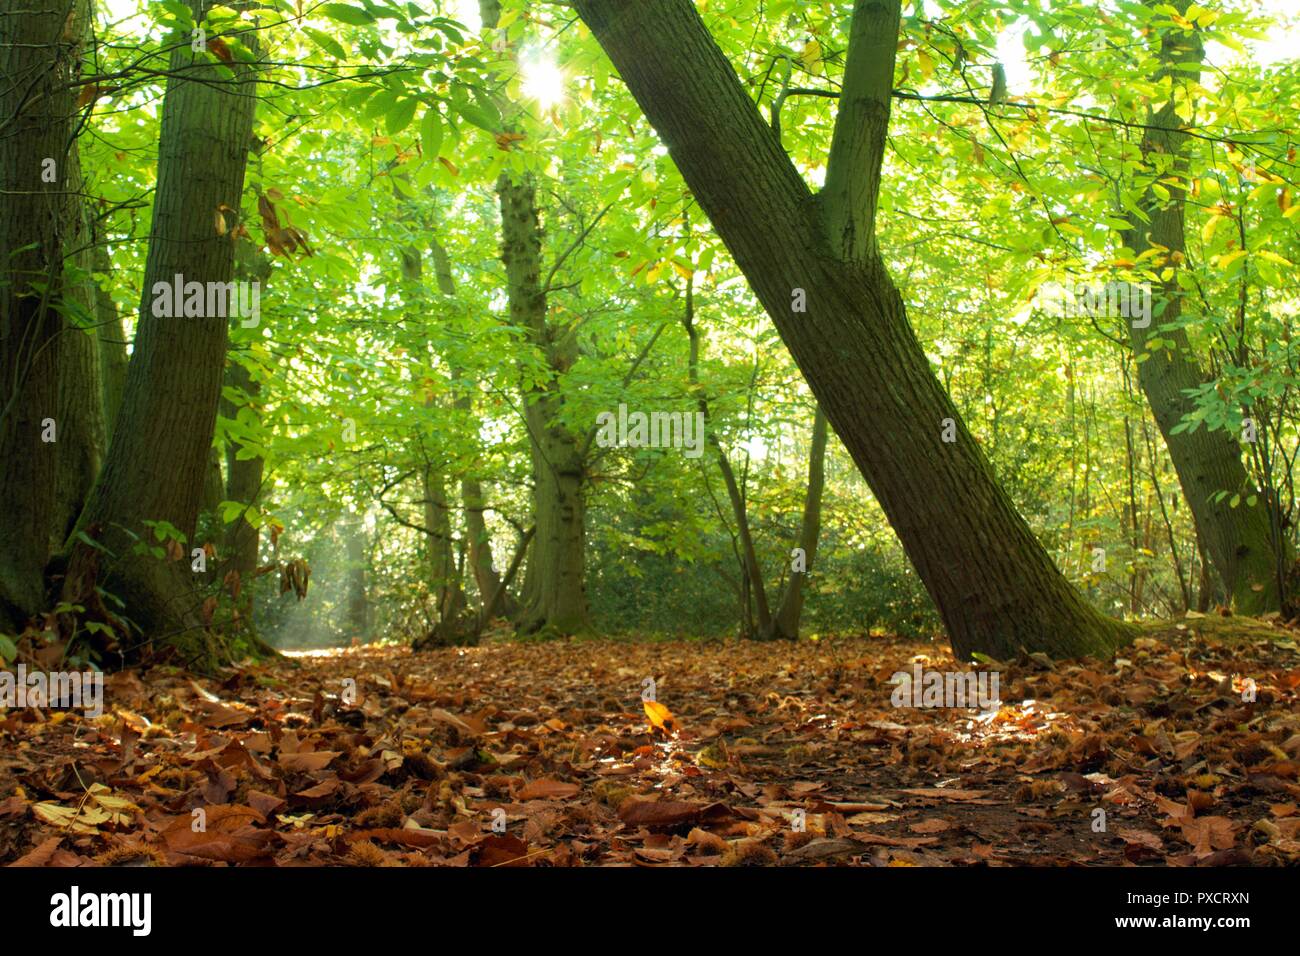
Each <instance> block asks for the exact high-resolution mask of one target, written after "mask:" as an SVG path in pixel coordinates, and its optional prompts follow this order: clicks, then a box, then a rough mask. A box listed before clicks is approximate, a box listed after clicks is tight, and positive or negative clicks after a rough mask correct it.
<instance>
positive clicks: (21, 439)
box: [0, 0, 88, 632]
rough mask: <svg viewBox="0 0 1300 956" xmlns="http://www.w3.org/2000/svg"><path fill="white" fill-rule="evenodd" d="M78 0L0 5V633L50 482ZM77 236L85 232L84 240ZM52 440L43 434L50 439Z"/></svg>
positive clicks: (41, 530) (27, 595)
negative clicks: (5, 7) (0, 523)
mask: <svg viewBox="0 0 1300 956" xmlns="http://www.w3.org/2000/svg"><path fill="white" fill-rule="evenodd" d="M87 26H88V8H87V6H86V4H85V3H84V2H80V0H78V2H71V0H32V2H30V3H25V4H23V5H22V9H21V10H17V9H14V10H5V11H3V12H0V278H2V279H3V281H0V511H3V514H4V519H3V521H4V530H3V533H0V632H5V631H9V632H17V631H18V630H20V629H21V628H22V626H23V624H24V623H25V622H26V621H27V619H28V618H30V617H31V616H32V615H34V614H35V613H36V612H38V611H40V610H41V609H42V606H43V604H44V598H45V582H44V572H45V564H46V560H47V558H48V557H49V553H50V530H51V522H52V521H53V520H54V518H55V507H56V494H57V488H58V468H59V465H58V460H57V455H58V451H59V449H60V443H59V438H60V437H61V434H60V430H61V429H63V428H64V426H65V425H66V423H65V422H63V421H61V420H60V416H59V365H60V362H59V352H60V349H61V346H62V342H61V338H62V336H61V334H60V333H61V332H62V330H63V328H64V322H63V319H62V316H61V313H60V308H61V303H60V301H59V298H60V295H61V294H62V289H61V286H62V271H63V259H64V256H65V255H66V254H67V253H68V249H69V247H70V245H71V243H72V242H73V241H75V240H70V239H69V237H68V235H67V233H68V231H69V230H70V229H74V228H75V227H76V224H77V222H78V220H79V218H80V217H79V215H78V214H79V212H80V204H81V198H80V196H78V195H77V190H78V184H77V183H76V182H74V181H73V179H74V174H75V172H76V164H75V161H74V160H73V157H72V153H71V151H72V150H73V149H74V148H75V147H74V146H73V143H74V138H73V133H74V130H75V126H76V118H77V109H76V105H75V99H76V95H77V93H76V82H77V78H78V77H79V76H80V72H81V52H82V46H83V39H84V37H85V35H86V28H87ZM82 241H84V237H83V239H82ZM48 439H53V440H48Z"/></svg>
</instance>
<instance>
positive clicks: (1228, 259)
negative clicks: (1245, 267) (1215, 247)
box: [1219, 249, 1246, 270]
mask: <svg viewBox="0 0 1300 956" xmlns="http://www.w3.org/2000/svg"><path fill="white" fill-rule="evenodd" d="M1245 254H1246V250H1245V249H1238V250H1237V251H1236V252H1229V253H1228V254H1227V255H1222V256H1219V268H1220V269H1224V270H1226V269H1227V268H1228V266H1230V265H1232V264H1233V263H1234V262H1236V261H1237V260H1238V259H1240V258H1241V257H1242V256H1244V255H1245Z"/></svg>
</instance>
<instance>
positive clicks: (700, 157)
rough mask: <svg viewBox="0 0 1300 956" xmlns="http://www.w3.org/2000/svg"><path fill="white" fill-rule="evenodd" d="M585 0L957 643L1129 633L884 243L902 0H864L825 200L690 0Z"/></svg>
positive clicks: (1052, 644) (981, 645)
mask: <svg viewBox="0 0 1300 956" xmlns="http://www.w3.org/2000/svg"><path fill="white" fill-rule="evenodd" d="M574 6H575V7H576V8H577V10H578V13H579V15H580V16H581V17H582V19H583V20H584V21H585V22H586V23H587V25H588V27H590V29H591V31H592V32H593V33H594V34H595V36H596V39H597V40H598V41H599V42H600V44H601V46H602V47H603V48H604V49H605V52H606V53H607V54H608V55H609V57H610V59H611V60H612V61H613V63H614V66H615V67H616V68H617V69H618V71H619V73H620V74H621V75H622V77H623V80H624V82H625V83H626V84H627V85H628V88H629V89H630V90H631V92H632V95H633V96H634V97H635V98H636V100H637V102H638V103H639V104H640V106H641V108H642V110H643V111H644V112H645V114H646V117H647V118H648V119H649V121H650V123H651V124H652V125H653V126H654V127H655V129H656V130H657V131H658V132H659V135H660V137H661V138H662V140H663V141H664V143H665V144H666V145H667V147H668V149H669V152H670V154H671V155H672V157H673V160H674V161H675V162H676V164H677V167H678V169H679V170H680V171H681V173H682V176H683V178H684V179H685V180H686V182H687V184H688V185H689V186H690V188H691V190H692V192H693V193H694V194H695V197H696V198H697V199H698V200H699V202H700V205H701V206H702V207H703V209H704V210H705V212H706V213H707V214H708V216H709V218H710V220H711V221H712V223H713V227H714V228H715V229H716V230H717V232H718V234H719V236H720V237H721V238H722V240H723V242H724V243H726V245H727V247H728V249H729V250H730V251H731V254H732V256H733V258H734V259H735V261H736V264H737V265H738V266H739V267H740V269H741V270H742V271H743V272H744V274H745V276H746V278H747V279H748V280H749V283H750V286H751V287H752V288H753V290H754V292H755V294H756V295H757V296H758V298H759V300H760V301H761V302H762V303H763V305H764V307H765V308H766V309H767V311H768V313H769V314H770V315H771V316H772V319H773V321H774V322H775V324H776V327H777V330H778V331H779V332H780V334H781V337H782V339H783V340H784V341H785V343H786V345H787V346H788V347H789V349H790V351H791V354H792V355H793V357H794V359H795V362H796V363H797V364H798V366H799V368H800V369H801V370H802V371H803V373H804V375H805V377H806V378H807V380H808V383H809V385H810V386H811V388H812V391H813V394H814V395H815V396H816V399H817V401H818V403H819V404H820V405H821V407H822V408H823V409H824V410H825V412H826V415H827V417H828V419H829V420H830V423H831V424H832V425H833V426H834V428H835V431H836V432H837V433H838V434H839V436H840V438H841V439H842V440H843V442H844V445H845V447H846V448H847V449H848V451H849V453H850V454H851V455H852V456H853V459H854V461H855V462H856V463H857V465H858V467H859V468H860V469H861V471H862V474H863V476H864V477H865V478H866V480H867V483H868V484H869V485H870V486H871V489H872V491H873V492H874V493H875V495H876V498H877V499H878V500H879V502H880V504H881V507H882V508H883V509H884V512H885V514H886V516H887V517H888V518H889V521H890V523H891V524H892V525H893V527H894V530H895V531H896V532H897V534H898V536H899V539H900V540H901V542H902V544H903V547H904V549H905V550H906V551H907V554H908V556H909V558H910V559H911V561H912V564H913V565H914V566H915V567H916V569H917V573H918V575H919V576H920V578H921V580H922V581H923V582H924V583H925V585H926V588H927V589H928V590H929V592H930V595H931V596H932V597H933V599H934V602H935V604H936V606H937V607H938V609H939V612H940V614H941V615H942V617H943V621H944V624H945V626H946V627H947V630H948V635H949V639H950V640H951V642H952V647H953V650H954V652H955V653H956V654H957V655H958V657H959V658H962V659H966V658H968V657H969V656H970V655H971V654H972V653H973V652H982V653H984V654H987V655H990V656H992V657H995V658H1006V657H1011V656H1014V655H1015V654H1017V653H1019V652H1021V651H1046V652H1048V653H1049V654H1053V655H1056V656H1073V655H1081V654H1097V655H1105V654H1109V653H1111V652H1112V651H1113V650H1114V648H1115V647H1116V646H1117V645H1118V644H1119V643H1120V642H1121V641H1123V640H1125V639H1127V638H1128V637H1130V636H1131V634H1132V629H1131V628H1129V627H1127V626H1126V625H1124V624H1122V623H1121V622H1119V621H1114V620H1112V619H1109V618H1107V617H1106V616H1105V615H1103V614H1101V613H1100V612H1099V611H1097V610H1096V609H1095V608H1094V607H1092V606H1091V605H1089V604H1088V603H1087V602H1085V601H1084V599H1083V598H1082V596H1081V595H1080V594H1079V593H1078V592H1077V591H1076V590H1075V589H1074V588H1073V587H1072V586H1071V585H1070V584H1069V583H1068V582H1067V581H1066V580H1065V578H1064V577H1062V575H1061V574H1060V572H1059V571H1058V570H1057V568H1056V566H1055V565H1054V564H1053V563H1052V560H1051V558H1050V557H1049V556H1048V554H1047V552H1046V551H1045V550H1044V548H1043V546H1042V545H1041V543H1040V542H1039V541H1038V540H1037V539H1036V538H1035V537H1034V535H1033V533H1032V531H1031V530H1030V528H1029V526H1028V525H1027V524H1026V523H1025V521H1024V519H1023V518H1022V517H1021V516H1020V515H1019V513H1018V512H1017V511H1016V509H1015V507H1014V506H1013V505H1012V503H1011V501H1010V499H1009V498H1008V497H1007V495H1006V493H1005V492H1004V491H1003V489H1002V488H1001V487H1000V486H999V484H998V483H997V481H996V480H995V479H994V477H993V474H992V471H991V469H990V467H989V465H988V462H987V461H986V460H985V458H984V455H983V453H982V452H981V450H980V448H979V445H978V444H977V443H976V442H975V440H974V438H973V437H972V436H971V434H970V433H969V432H968V431H967V429H966V427H965V425H964V424H963V423H962V421H961V419H960V416H959V415H958V413H957V410H956V408H955V406H954V405H953V403H952V401H951V399H950V398H949V396H948V394H947V393H946V392H945V391H944V389H943V387H942V386H941V385H940V384H939V382H938V381H937V380H936V379H935V377H934V374H933V373H932V371H931V369H930V367H929V363H928V361H927V359H926V357H925V353H924V351H923V350H922V349H921V346H920V344H919V342H918V341H917V339H916V336H915V334H914V332H913V331H912V328H911V326H910V325H909V323H908V320H907V313H906V309H905V308H904V305H903V301H902V298H901V297H900V295H899V293H898V291H897V289H896V287H895V285H894V283H893V281H892V280H891V279H890V277H889V275H888V272H887V270H886V268H885V265H884V262H883V261H882V260H881V258H880V255H879V253H878V251H877V250H876V248H875V237H874V233H873V230H872V221H873V217H874V214H875V196H876V195H877V192H878V188H879V171H880V164H881V153H882V151H883V145H884V141H885V134H886V132H887V128H888V117H889V97H890V92H891V91H890V79H891V78H892V75H893V67H892V64H893V59H894V49H895V46H896V43H897V35H898V25H899V16H900V11H899V7H900V3H899V0H888V2H886V0H857V2H856V3H855V4H854V23H853V28H852V31H851V41H850V46H849V50H848V56H847V62H846V67H845V76H844V86H843V92H842V95H841V98H840V99H841V102H840V114H839V117H838V119H837V123H836V132H835V136H834V139H833V147H832V151H831V155H830V157H829V161H828V167H827V168H828V172H827V183H828V185H829V186H832V187H837V186H839V185H840V184H843V185H842V188H832V189H831V191H829V192H824V193H823V194H821V195H820V196H817V197H814V196H813V195H812V194H811V192H810V191H809V188H808V186H807V184H806V183H805V182H804V181H803V179H802V178H800V176H799V174H798V172H797V171H796V169H795V168H794V166H793V164H792V163H791V162H790V159H789V157H788V156H787V155H786V153H785V151H784V149H783V148H782V146H781V144H780V142H779V140H778V138H777V136H776V135H775V134H774V132H773V131H772V130H771V129H770V128H769V127H768V126H767V125H766V124H765V123H764V122H763V120H762V118H761V116H760V115H759V112H758V109H757V108H756V106H755V104H754V103H753V102H752V101H751V100H750V99H749V96H748V95H747V94H746V92H745V89H744V87H743V86H742V85H741V83H740V81H739V79H738V78H737V76H736V74H735V71H734V70H733V69H732V67H731V64H730V63H729V62H728V61H727V59H726V57H725V55H724V54H723V53H722V51H721V50H720V49H719V48H718V46H717V44H716V43H715V42H714V41H713V38H712V37H711V36H710V34H709V32H708V30H707V28H706V27H705V26H704V23H703V21H702V20H701V19H700V15H699V13H698V12H697V11H696V9H695V7H694V5H692V4H691V3H690V2H689V0H638V2H637V3H622V2H618V0H575V2H574ZM880 61H887V63H888V66H889V68H888V69H886V68H885V64H884V63H882V62H880ZM801 299H802V300H803V301H804V302H806V308H807V311H806V312H801V311H796V309H797V307H798V306H799V305H800V304H801ZM945 432H948V433H950V434H951V436H952V438H953V439H954V440H952V441H944V440H943V436H944V434H945Z"/></svg>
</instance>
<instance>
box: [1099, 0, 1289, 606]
mask: <svg viewBox="0 0 1300 956" xmlns="http://www.w3.org/2000/svg"><path fill="white" fill-rule="evenodd" d="M1189 2H1190V0H1177V2H1176V3H1175V7H1176V8H1178V9H1180V10H1182V11H1184V12H1185V11H1186V9H1187V7H1188V4H1189ZM1153 3H1154V0H1148V5H1153ZM1203 57H1204V49H1203V47H1202V45H1201V41H1200V38H1199V37H1198V36H1196V34H1195V33H1194V32H1190V33H1189V32H1187V31H1184V30H1182V29H1180V28H1178V27H1171V28H1170V29H1169V30H1167V31H1166V32H1165V33H1164V35H1163V36H1162V37H1161V38H1160V70H1159V72H1158V73H1157V75H1156V77H1155V78H1154V81H1155V82H1156V83H1164V82H1166V81H1167V82H1168V83H1169V84H1171V86H1170V92H1169V98H1168V99H1167V100H1166V101H1165V103H1164V104H1163V105H1162V106H1161V108H1160V109H1159V110H1154V111H1152V113H1151V115H1150V116H1149V117H1148V119H1147V124H1148V125H1147V128H1146V131H1145V133H1144V134H1143V137H1142V153H1143V156H1145V157H1151V158H1152V173H1151V178H1152V183H1151V185H1150V186H1148V187H1147V190H1146V192H1145V193H1144V195H1143V196H1142V198H1141V199H1140V200H1139V203H1138V205H1139V208H1140V209H1141V210H1142V211H1143V213H1145V215H1146V216H1147V217H1148V218H1149V220H1150V225H1146V224H1140V225H1138V226H1137V227H1136V228H1134V229H1132V230H1131V231H1129V232H1127V233H1126V234H1125V236H1124V244H1125V245H1126V246H1128V247H1130V248H1131V249H1132V250H1133V251H1134V252H1135V253H1138V254H1139V255H1140V254H1141V253H1144V252H1146V251H1148V250H1150V249H1152V248H1154V247H1164V249H1167V250H1168V252H1167V253H1160V254H1158V255H1157V256H1156V257H1155V258H1154V259H1152V260H1151V267H1152V268H1153V269H1155V270H1157V271H1158V270H1160V269H1162V268H1166V267H1168V268H1169V269H1170V271H1171V272H1172V275H1170V277H1169V279H1168V280H1167V281H1164V282H1162V283H1161V286H1160V295H1161V297H1162V299H1163V300H1164V303H1165V308H1164V311H1163V312H1162V313H1161V314H1160V316H1159V323H1158V324H1157V323H1156V322H1155V321H1152V322H1151V323H1150V325H1149V326H1148V327H1146V328H1140V327H1138V326H1137V325H1135V324H1134V323H1133V322H1132V321H1130V322H1129V323H1128V326H1129V342H1130V344H1131V345H1132V348H1133V354H1134V355H1135V356H1142V355H1146V354H1147V341H1148V340H1149V339H1150V338H1151V337H1152V336H1154V335H1159V338H1160V339H1161V340H1162V341H1163V342H1165V343H1167V344H1166V346H1165V347H1163V348H1160V349H1158V350H1157V351H1155V352H1153V353H1151V354H1149V355H1147V358H1146V359H1145V360H1144V361H1142V362H1141V363H1140V364H1139V365H1138V383H1139V384H1140V385H1141V387H1142V391H1143V392H1144V393H1145V394H1146V397H1147V401H1148V402H1149V403H1150V404H1151V411H1152V412H1153V414H1154V415H1155V419H1156V423H1157V424H1158V425H1159V426H1160V433H1161V434H1162V435H1163V436H1164V439H1165V445H1166V446H1167V447H1168V449H1169V457H1170V459H1171V460H1172V461H1173V463H1174V470H1175V471H1176V472H1177V474H1178V481H1179V484H1181V485H1182V488H1183V494H1184V495H1186V497H1187V503H1188V506H1189V507H1190V508H1191V509H1192V516H1193V518H1194V519H1195V522H1196V529H1197V533H1198V534H1199V535H1200V537H1201V540H1202V542H1203V543H1204V545H1205V552H1206V554H1207V555H1208V557H1209V559H1210V564H1211V565H1212V566H1213V567H1214V570H1215V572H1216V573H1217V574H1218V576H1219V578H1220V579H1221V580H1222V582H1223V585H1224V587H1225V588H1226V590H1227V592H1228V595H1229V598H1230V599H1231V600H1232V601H1233V603H1234V604H1235V605H1236V607H1237V610H1238V611H1240V612H1241V613H1244V614H1260V613H1263V612H1265V611H1276V610H1278V609H1279V608H1280V607H1281V603H1282V600H1283V598H1284V595H1283V593H1282V591H1283V583H1282V582H1283V572H1284V570H1285V568H1286V567H1287V566H1288V565H1289V563H1290V561H1289V555H1287V554H1286V552H1287V548H1286V544H1285V542H1283V541H1276V542H1275V541H1274V538H1273V533H1272V530H1271V521H1270V518H1269V513H1268V505H1267V498H1268V496H1267V495H1260V496H1259V503H1258V504H1256V505H1254V506H1251V505H1248V504H1247V503H1246V501H1245V499H1246V497H1247V495H1249V494H1252V493H1253V489H1254V484H1253V483H1252V482H1251V480H1250V477H1249V475H1248V474H1247V472H1246V469H1245V467H1244V466H1243V464H1242V461H1241V449H1240V447H1239V446H1238V444H1237V441H1236V439H1235V438H1234V437H1233V436H1232V435H1231V434H1229V433H1228V432H1225V431H1210V430H1209V429H1207V428H1198V429H1196V430H1195V431H1184V432H1179V433H1175V432H1174V428H1175V426H1177V425H1178V424H1179V423H1180V422H1182V421H1183V419H1184V417H1186V416H1187V415H1188V414H1189V413H1190V412H1191V411H1193V409H1194V408H1195V402H1194V401H1193V400H1192V399H1191V398H1189V397H1188V393H1189V392H1191V391H1192V390H1195V389H1199V388H1201V387H1202V386H1204V385H1205V383H1206V382H1207V381H1208V380H1209V376H1207V375H1206V373H1205V372H1204V371H1203V370H1202V369H1201V367H1200V365H1199V364H1198V363H1197V361H1196V357H1195V355H1194V354H1193V352H1192V350H1191V344H1190V342H1189V341H1188V338H1187V333H1186V331H1185V330H1184V329H1182V328H1179V327H1177V323H1178V321H1179V317H1180V316H1181V314H1182V298H1183V292H1182V290H1181V288H1180V287H1179V285H1178V276H1177V272H1178V270H1179V269H1180V268H1182V264H1183V253H1184V252H1185V251H1186V248H1187V246H1186V238H1185V222H1184V206H1185V205H1186V200H1187V192H1186V188H1185V177H1186V176H1187V174H1188V164H1187V157H1186V155H1185V153H1184V151H1183V149H1184V146H1185V145H1186V143H1187V139H1188V137H1187V135H1186V134H1185V133H1183V132H1182V131H1181V128H1182V127H1183V126H1185V125H1186V124H1187V122H1188V121H1186V120H1184V119H1181V118H1179V116H1178V111H1177V108H1176V105H1175V90H1176V89H1178V88H1179V87H1192V88H1194V87H1195V85H1196V84H1197V83H1198V82H1199V79H1200V72H1201V70H1200V64H1201V61H1202V59H1203ZM1181 99H1182V102H1183V105H1184V108H1185V109H1186V108H1187V103H1188V101H1189V100H1188V95H1184V96H1183V97H1182V98H1181ZM1170 156H1172V157H1174V160H1173V163H1172V165H1171V164H1170V163H1169V161H1168V159H1166V158H1165V157H1170ZM1154 157H1160V158H1159V159H1155V158H1154ZM1157 179H1158V180H1159V181H1160V183H1162V184H1164V185H1163V187H1162V190H1167V193H1166V195H1167V197H1168V198H1166V199H1162V198H1160V197H1159V196H1157V195H1156V192H1155V187H1156V182H1155V181H1156V180H1157ZM1154 311H1155V310H1153V312H1154ZM1220 491H1228V492H1232V493H1233V494H1240V495H1241V499H1242V500H1241V503H1240V505H1239V506H1238V507H1236V508H1232V507H1230V506H1229V504H1228V499H1226V498H1225V499H1224V500H1222V501H1219V502H1217V503H1216V502H1215V501H1214V496H1215V493H1216V492H1220ZM1279 553H1281V555H1282V560H1281V561H1279V560H1278V558H1279Z"/></svg>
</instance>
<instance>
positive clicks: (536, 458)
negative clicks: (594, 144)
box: [497, 175, 588, 634]
mask: <svg viewBox="0 0 1300 956" xmlns="http://www.w3.org/2000/svg"><path fill="white" fill-rule="evenodd" d="M497 194H498V196H499V197H500V201H501V240H502V242H501V250H502V251H501V258H502V261H503V262H504V263H505V266H506V293H507V298H508V299H509V306H510V320H511V322H512V323H513V324H514V325H515V326H516V327H518V328H520V329H523V330H524V331H525V333H526V335H527V338H526V341H527V342H528V343H529V344H530V345H531V346H532V347H533V348H535V349H537V350H539V351H540V352H541V354H542V355H543V356H544V357H545V360H546V366H547V369H548V371H549V373H550V375H551V376H552V377H551V379H550V380H549V381H545V382H541V383H537V384H535V385H532V386H530V387H527V388H525V389H524V403H525V407H524V423H525V425H526V426H527V431H528V447H529V451H530V453H531V455H532V463H533V516H534V521H535V522H536V529H537V530H536V534H535V535H534V537H533V542H532V547H531V551H530V552H529V558H528V577H527V580H526V585H525V588H524V592H525V593H524V604H523V609H522V610H521V612H520V618H519V630H520V631H521V632H523V633H534V632H537V631H541V630H544V629H550V630H554V631H558V632H559V633H562V634H571V633H575V632H578V631H582V630H585V629H586V628H587V626H588V616H587V592H586V504H585V501H584V500H583V495H584V492H585V488H584V482H585V478H586V462H585V460H584V457H583V447H582V439H581V437H580V436H578V435H575V434H573V433H572V432H571V431H569V430H568V429H567V428H566V427H564V425H563V424H561V422H560V420H559V419H560V412H561V410H562V409H563V405H564V400H563V398H562V396H561V395H560V392H559V387H558V383H557V382H556V379H558V378H559V376H562V375H564V374H565V373H566V372H568V370H569V369H570V368H571V367H572V365H573V363H574V361H575V360H576V359H577V341H576V339H575V337H574V336H573V335H572V334H571V332H570V330H568V329H565V328H563V327H555V326H552V325H551V324H549V323H548V322H547V316H546V311H547V306H546V292H545V290H544V289H543V288H542V282H541V261H542V255H541V251H542V230H541V226H540V224H539V221H538V215H537V196H536V191H535V188H534V186H533V183H532V181H531V180H530V179H528V178H526V177H525V178H521V179H520V180H519V181H517V182H516V181H515V180H514V179H512V178H511V177H509V176H506V175H503V176H502V177H501V179H500V180H499V181H498V183H497Z"/></svg>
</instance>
